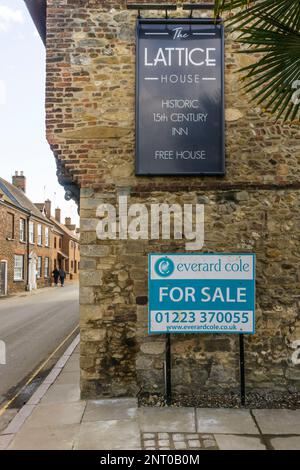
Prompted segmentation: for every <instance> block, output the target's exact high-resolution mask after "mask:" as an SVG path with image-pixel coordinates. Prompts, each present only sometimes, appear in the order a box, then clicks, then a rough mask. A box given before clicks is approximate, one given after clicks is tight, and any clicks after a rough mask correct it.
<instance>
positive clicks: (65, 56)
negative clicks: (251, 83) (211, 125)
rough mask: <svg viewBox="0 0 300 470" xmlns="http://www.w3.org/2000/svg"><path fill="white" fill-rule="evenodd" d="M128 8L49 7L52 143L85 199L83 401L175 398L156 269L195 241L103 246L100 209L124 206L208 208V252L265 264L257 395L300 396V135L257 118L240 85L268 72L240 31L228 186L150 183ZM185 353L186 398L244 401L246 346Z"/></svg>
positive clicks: (214, 345)
mask: <svg viewBox="0 0 300 470" xmlns="http://www.w3.org/2000/svg"><path fill="white" fill-rule="evenodd" d="M124 6H125V2H124V1H100V0H99V1H96V0H94V1H88V2H81V1H79V0H78V1H62V0H48V18H47V31H48V32H47V84H46V112H47V116H46V118H47V136H48V140H49V143H50V145H51V147H52V149H53V151H54V155H55V157H56V159H57V163H58V169H59V175H60V176H59V177H60V180H61V181H63V182H66V181H69V182H73V183H75V184H77V185H78V186H80V187H81V276H80V283H81V297H80V302H81V389H82V395H83V396H85V397H87V396H88V397H96V396H117V395H128V394H129V395H134V394H136V393H137V392H138V391H152V392H153V391H158V392H161V391H162V389H163V351H164V339H163V338H162V337H159V336H155V337H153V336H149V335H148V334H147V325H146V324H147V256H146V255H147V253H149V252H169V251H185V248H184V241H179V240H177V241H176V242H174V241H171V242H168V241H162V240H159V241H155V242H146V241H134V242H131V241H128V242H125V241H114V240H112V241H107V242H105V243H104V242H100V241H99V240H97V237H96V232H95V229H96V225H97V218H96V208H97V206H98V204H99V203H101V202H110V201H111V202H116V199H117V196H118V194H119V193H120V192H121V193H125V194H129V195H130V197H131V200H132V201H133V202H136V201H138V202H145V203H150V202H168V203H172V202H182V201H184V202H190V203H195V202H197V201H202V202H203V203H205V208H206V212H205V220H206V225H205V245H204V251H220V252H247V251H250V252H256V253H257V332H256V334H255V335H254V336H249V337H248V338H247V339H246V367H247V384H248V387H249V388H251V389H252V390H264V391H270V390H277V391H278V392H280V391H287V390H290V391H291V390H299V387H300V370H299V365H298V366H296V365H295V364H294V363H293V362H292V360H291V356H292V353H293V349H292V346H291V345H292V342H293V341H294V340H297V339H300V324H299V313H298V312H299V303H298V297H297V296H298V288H299V268H298V266H299V257H300V252H299V237H298V235H297V230H299V223H300V211H299V204H298V202H297V201H298V199H299V189H300V184H299V176H300V165H299V163H298V154H299V129H298V127H296V126H287V125H285V126H281V125H280V124H279V123H276V122H275V121H274V120H273V119H272V118H271V117H270V116H267V115H265V114H263V112H262V110H261V109H260V108H259V107H255V106H253V105H252V104H250V102H249V97H248V96H245V95H244V94H243V93H242V90H241V88H240V83H239V80H238V79H239V75H237V74H236V73H235V72H236V70H237V69H238V68H239V67H241V66H245V65H247V63H249V62H248V61H249V60H255V58H251V57H250V58H249V57H248V56H247V57H246V56H245V55H242V54H241V55H239V54H237V51H238V49H239V47H238V45H237V44H236V43H235V42H234V41H233V39H232V37H231V35H230V32H229V31H227V35H226V79H225V88H226V90H225V93H226V94H225V99H226V168H227V172H226V176H225V177H222V178H215V177H210V178H207V177H191V178H188V179H186V178H182V177H176V178H170V177H169V178H168V177H165V178H162V177H152V178H149V177H138V178H137V177H136V176H135V175H134V145H135V144H134V109H135V106H134V105H135V86H134V84H135V18H136V12H129V11H127V10H125V9H124ZM153 14H154V13H153V12H152V15H153ZM176 14H177V15H178V16H182V15H183V12H182V11H181V10H179V11H178V13H176ZM159 15H163V13H159ZM185 15H186V14H185ZM198 15H199V13H195V16H198ZM173 353H174V356H173V367H174V370H173V385H174V389H175V390H176V391H177V392H184V393H191V392H195V393H197V392H198V391H199V390H203V391H211V390H218V391H220V390H227V389H230V390H235V389H236V388H237V385H238V355H237V337H235V336H226V335H218V336H216V335H214V336H213V335H209V336H205V335H183V336H181V335H178V336H176V337H175V336H174V338H173Z"/></svg>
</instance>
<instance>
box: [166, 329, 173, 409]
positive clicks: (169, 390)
mask: <svg viewBox="0 0 300 470" xmlns="http://www.w3.org/2000/svg"><path fill="white" fill-rule="evenodd" d="M171 371H172V362H171V335H170V333H167V334H166V349H165V400H166V404H167V405H168V406H170V405H171V404H172V377H171V373H172V372H171Z"/></svg>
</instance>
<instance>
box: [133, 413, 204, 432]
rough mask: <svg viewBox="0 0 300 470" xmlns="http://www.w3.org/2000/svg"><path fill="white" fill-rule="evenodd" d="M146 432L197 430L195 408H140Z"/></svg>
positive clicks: (142, 424)
mask: <svg viewBox="0 0 300 470" xmlns="http://www.w3.org/2000/svg"><path fill="white" fill-rule="evenodd" d="M139 416H140V424H141V429H142V431H144V432H195V431H196V425H195V410H194V408H140V409H139Z"/></svg>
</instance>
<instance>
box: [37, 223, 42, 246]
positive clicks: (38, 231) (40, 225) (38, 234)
mask: <svg viewBox="0 0 300 470" xmlns="http://www.w3.org/2000/svg"><path fill="white" fill-rule="evenodd" d="M37 244H38V245H39V246H42V245H43V226H42V224H38V227H37Z"/></svg>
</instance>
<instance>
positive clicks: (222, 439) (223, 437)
mask: <svg viewBox="0 0 300 470" xmlns="http://www.w3.org/2000/svg"><path fill="white" fill-rule="evenodd" d="M215 439H216V441H217V444H218V447H219V449H220V450H266V446H265V444H263V443H262V442H261V438H260V436H259V435H257V436H237V435H233V434H215Z"/></svg>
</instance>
